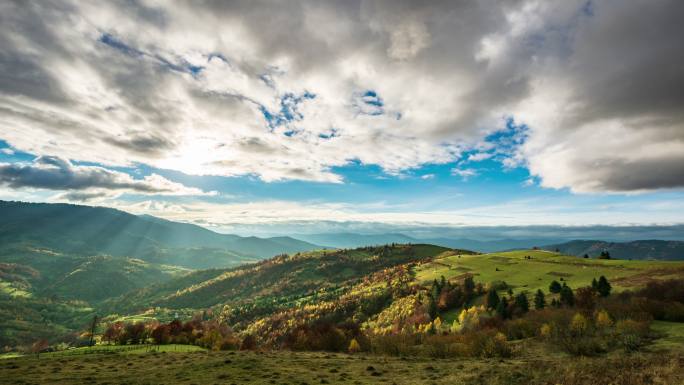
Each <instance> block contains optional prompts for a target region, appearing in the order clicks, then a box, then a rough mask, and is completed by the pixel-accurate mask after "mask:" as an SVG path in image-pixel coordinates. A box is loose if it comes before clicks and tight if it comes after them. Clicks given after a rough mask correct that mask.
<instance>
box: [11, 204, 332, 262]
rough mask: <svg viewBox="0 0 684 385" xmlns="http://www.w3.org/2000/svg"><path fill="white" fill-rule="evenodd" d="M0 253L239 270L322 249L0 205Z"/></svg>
mask: <svg viewBox="0 0 684 385" xmlns="http://www.w3.org/2000/svg"><path fill="white" fill-rule="evenodd" d="M0 217H1V218H2V219H3V220H2V222H0V245H2V246H0V253H1V252H2V250H7V249H14V250H16V249H18V248H19V249H21V248H26V247H28V246H30V247H32V248H46V249H50V250H53V251H57V252H61V253H66V254H69V255H80V256H92V255H111V256H119V257H131V258H139V259H141V260H144V261H146V262H151V263H158V264H168V265H178V266H182V267H187V268H191V269H199V268H209V267H225V266H234V265H237V264H240V263H244V262H248V261H254V260H259V259H263V258H268V257H271V256H273V255H277V254H283V253H295V252H299V251H308V250H314V249H321V248H322V246H318V245H314V244H311V243H308V242H304V241H300V240H297V239H294V238H290V237H272V238H257V237H241V236H237V235H232V234H219V233H216V232H213V231H210V230H208V229H205V228H203V227H200V226H196V225H192V224H187V223H178V222H172V221H167V220H164V219H160V218H156V217H152V216H147V215H142V216H138V215H133V214H129V213H126V212H123V211H120V210H115V209H111V208H105V207H90V206H79V205H71V204H45V203H23V202H6V201H0Z"/></svg>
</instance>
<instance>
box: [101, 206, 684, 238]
mask: <svg viewBox="0 0 684 385" xmlns="http://www.w3.org/2000/svg"><path fill="white" fill-rule="evenodd" d="M569 205H572V203H571V202H566V201H559V200H557V199H550V200H549V199H543V198H542V199H528V200H516V201H511V202H507V203H504V204H494V205H474V206H472V207H468V208H464V209H455V208H441V209H439V210H415V209H412V208H410V207H409V208H407V207H403V206H393V205H386V204H373V203H371V204H362V205H359V204H349V203H317V202H291V201H265V202H245V203H208V202H191V203H169V202H164V201H158V200H149V201H143V202H138V203H125V202H115V203H114V204H113V207H116V208H119V209H121V210H125V211H129V212H132V213H135V214H149V215H154V216H158V217H162V218H165V219H169V220H174V221H182V222H189V223H195V224H198V225H202V226H207V227H210V228H213V229H215V230H217V231H223V232H230V231H232V229H235V228H237V227H246V228H249V229H251V230H249V231H257V230H258V229H259V228H267V227H269V226H281V227H282V226H287V225H288V224H294V225H297V224H299V225H302V224H305V225H306V226H303V227H306V228H307V229H308V230H307V231H308V232H316V229H318V230H319V231H323V230H322V229H323V227H325V226H328V225H330V224H335V226H334V227H336V228H337V231H345V230H344V229H345V226H347V225H348V224H353V223H357V224H359V223H361V224H363V223H366V224H368V227H367V229H366V230H365V231H364V232H373V231H378V226H385V228H386V227H387V226H391V225H401V226H449V227H450V226H530V225H560V226H588V225H632V224H659V225H669V224H676V223H680V222H681V218H680V216H679V215H678V212H677V211H676V210H672V209H671V208H670V207H649V212H643V210H640V208H641V207H642V205H641V203H639V202H637V203H629V204H622V205H614V206H613V207H604V206H603V205H602V204H592V205H585V206H583V207H575V209H573V210H568V207H569ZM676 206H677V207H679V206H681V203H678V204H677V205H676ZM597 212H603V213H606V215H600V216H597V215H596V213H597ZM654 213H657V217H658V221H657V222H656V221H653V218H654V217H653V214H654ZM325 224H328V225H325ZM380 224H382V225H380ZM324 225H325V226H324ZM294 227H296V226H294ZM283 228H284V227H283ZM357 230H358V228H357ZM249 231H248V232H249ZM380 231H384V230H380Z"/></svg>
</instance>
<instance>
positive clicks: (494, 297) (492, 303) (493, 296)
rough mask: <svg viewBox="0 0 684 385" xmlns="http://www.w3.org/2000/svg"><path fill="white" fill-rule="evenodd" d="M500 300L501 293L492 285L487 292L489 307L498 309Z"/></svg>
mask: <svg viewBox="0 0 684 385" xmlns="http://www.w3.org/2000/svg"><path fill="white" fill-rule="evenodd" d="M499 302H501V300H500V298H499V294H497V292H496V289H495V288H493V287H492V288H491V289H489V291H488V292H487V309H496V307H497V306H499Z"/></svg>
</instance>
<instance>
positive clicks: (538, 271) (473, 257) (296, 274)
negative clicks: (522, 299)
mask: <svg viewBox="0 0 684 385" xmlns="http://www.w3.org/2000/svg"><path fill="white" fill-rule="evenodd" d="M602 275H603V276H606V277H607V278H608V279H609V280H610V282H611V284H612V285H613V287H614V289H615V291H621V290H626V289H636V288H639V287H641V286H643V285H644V284H645V283H646V282H648V281H649V280H651V279H672V278H677V279H678V278H682V277H684V262H654V261H625V260H595V259H583V258H577V257H572V256H565V255H561V254H559V253H555V252H549V251H544V250H521V251H513V252H504V253H492V254H476V253H473V252H469V251H464V250H452V249H448V248H444V247H439V246H433V245H393V246H379V247H364V248H359V249H352V250H337V251H318V252H309V253H299V254H295V255H292V256H280V257H276V258H272V259H269V260H266V261H260V262H258V263H255V264H251V265H246V266H241V267H237V268H232V269H214V270H207V271H198V272H193V273H191V274H189V275H186V276H183V277H180V278H176V279H173V280H170V281H167V282H165V283H161V284H157V285H152V286H150V287H146V288H143V289H140V290H137V291H133V292H130V293H127V294H125V295H123V296H121V297H119V298H116V299H112V300H109V301H106V302H104V303H103V304H102V305H101V309H100V312H101V313H102V314H106V313H114V314H120V315H129V316H134V315H136V314H144V315H145V316H146V317H149V316H150V315H152V316H154V314H155V313H157V314H160V315H168V314H169V312H173V311H175V312H181V314H192V313H193V312H203V311H205V310H207V309H209V310H211V312H212V314H214V315H215V316H219V317H221V319H224V320H226V321H227V322H228V323H229V324H230V325H231V326H233V327H235V329H236V330H237V331H239V332H243V333H254V334H255V335H259V336H260V338H263V339H264V340H265V341H272V342H273V341H277V340H279V338H282V336H283V335H285V334H287V330H291V329H292V328H296V327H302V325H305V324H307V323H309V322H316V320H323V319H325V320H332V321H334V322H343V321H345V320H350V319H353V320H354V322H357V323H359V324H362V325H365V326H367V327H373V328H376V329H378V330H382V329H385V328H391V327H392V325H393V323H394V322H396V320H397V319H398V318H397V317H400V316H399V314H403V313H402V312H403V311H406V309H407V307H408V309H411V308H413V307H415V306H417V305H416V303H418V304H419V303H420V302H421V301H424V299H425V298H426V296H427V294H428V289H429V287H430V285H431V284H432V282H433V281H434V280H435V279H437V280H440V279H441V277H442V276H444V277H445V279H446V280H447V281H450V282H453V283H457V284H462V281H463V279H464V278H465V277H466V276H472V277H473V278H474V280H475V282H477V283H479V284H481V285H482V286H484V287H486V286H489V285H490V284H497V283H498V284H503V282H505V283H506V288H511V289H512V290H513V291H514V292H516V293H517V292H522V291H527V292H528V293H530V294H532V293H533V292H534V291H536V290H537V289H542V290H543V291H545V292H546V291H548V287H549V284H550V282H551V281H553V280H556V281H563V282H565V283H567V284H568V285H570V286H571V287H573V288H579V287H583V286H588V285H589V284H590V283H591V281H592V279H594V278H598V277H600V276H602ZM421 298H422V299H421ZM550 298H551V297H550ZM480 301H482V299H481V298H480V299H477V300H476V303H478V302H480ZM412 304H413V305H412ZM402 309H404V310H402ZM458 310H459V309H458V308H448V309H444V311H443V312H441V313H440V317H442V319H444V320H446V321H449V322H451V321H453V319H454V318H455V316H456V314H458ZM401 317H409V318H410V314H409V315H402V316H401ZM283 319H287V320H290V321H288V322H289V326H283V324H282V320H283Z"/></svg>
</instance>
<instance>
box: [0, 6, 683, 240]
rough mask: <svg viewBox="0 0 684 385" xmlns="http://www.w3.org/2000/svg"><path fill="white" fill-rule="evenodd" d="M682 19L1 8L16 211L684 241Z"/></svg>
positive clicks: (241, 227) (7, 193)
mask: <svg viewBox="0 0 684 385" xmlns="http://www.w3.org/2000/svg"><path fill="white" fill-rule="evenodd" d="M682 14H684V3H682V2H678V1H675V0H657V1H617V0H606V1H592V0H589V1H587V0H582V1H533V0H520V1H510V2H509V1H505V2H504V1H495V0H491V1H481V2H477V3H476V2H463V3H455V2H450V1H443V2H442V1H433V2H420V3H418V2H396V1H373V2H367V1H352V2H314V1H295V2H258V1H249V2H230V3H224V2H181V1H178V2H172V3H171V2H164V1H133V2H121V3H119V2H89V1H68V0H64V1H49V2H13V1H5V2H2V3H0V32H1V33H0V69H1V71H0V200H20V201H28V202H49V203H51V202H68V203H77V204H86V205H96V206H105V207H112V208H117V209H121V210H124V211H128V212H131V213H136V214H150V215H154V216H157V217H161V218H165V219H169V220H174V221H181V222H188V223H194V224H198V225H201V226H205V227H207V228H210V229H212V230H215V231H218V232H224V233H238V234H245V235H246V234H272V235H274V234H296V233H298V232H301V233H315V232H359V233H380V232H401V233H407V235H412V236H416V234H424V235H425V236H426V237H428V236H443V235H444V234H452V235H453V236H457V235H458V234H460V233H459V231H461V232H462V230H463V229H468V228H492V229H499V230H498V231H499V234H500V236H497V237H498V238H505V237H508V236H511V234H514V235H515V236H518V237H523V236H524V237H528V234H529V237H530V238H533V237H534V236H535V232H538V230H539V229H544V231H545V232H546V233H545V234H546V235H545V236H548V237H552V236H555V235H554V234H557V233H558V234H560V233H561V232H563V231H567V232H568V233H569V234H573V235H574V234H582V232H581V229H583V228H584V229H586V232H585V234H588V235H596V236H597V238H598V237H599V236H602V237H603V238H604V239H610V238H611V235H610V234H613V236H612V238H615V239H618V238H619V237H620V235H619V233H620V231H621V230H620V229H618V230H617V231H613V233H610V231H612V230H610V229H609V230H605V229H606V226H608V227H610V226H619V227H622V229H623V230H624V229H628V230H625V231H626V232H627V233H630V232H631V233H630V234H634V238H632V235H629V234H628V235H624V234H623V235H624V238H625V239H628V238H629V239H637V238H639V235H643V237H641V238H642V239H643V238H661V239H684V235H683V232H682V231H681V230H682V227H681V225H682V224H684V215H683V214H684V189H683V188H684V109H683V108H682V106H684V93H682V90H683V89H684V39H682V36H684V24H683V23H682V22H681V20H680V19H681V15H682ZM528 226H532V227H528ZM459 229H460V230H459ZM572 229H580V231H578V232H574V233H573V231H575V230H572ZM604 230H605V231H604ZM602 231H604V232H602ZM440 234H441V235H440ZM537 235H538V234H537ZM464 237H467V236H464ZM483 237H484V236H483ZM492 237H494V235H492ZM584 238H586V237H584Z"/></svg>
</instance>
